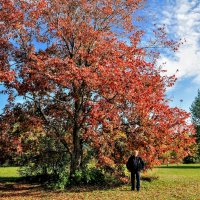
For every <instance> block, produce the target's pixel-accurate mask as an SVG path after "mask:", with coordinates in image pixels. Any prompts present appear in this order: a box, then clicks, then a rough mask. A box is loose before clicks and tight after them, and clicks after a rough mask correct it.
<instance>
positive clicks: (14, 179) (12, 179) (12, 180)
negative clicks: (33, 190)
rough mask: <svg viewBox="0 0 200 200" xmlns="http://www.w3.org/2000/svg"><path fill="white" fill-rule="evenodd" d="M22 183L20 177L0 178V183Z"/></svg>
mask: <svg viewBox="0 0 200 200" xmlns="http://www.w3.org/2000/svg"><path fill="white" fill-rule="evenodd" d="M21 181H23V178H22V177H0V183H18V182H21Z"/></svg>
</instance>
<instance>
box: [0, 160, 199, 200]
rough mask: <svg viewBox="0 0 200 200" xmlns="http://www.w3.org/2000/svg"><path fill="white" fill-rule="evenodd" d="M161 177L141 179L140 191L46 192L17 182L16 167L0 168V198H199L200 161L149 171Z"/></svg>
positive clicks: (126, 188) (83, 189) (127, 188)
mask: <svg viewBox="0 0 200 200" xmlns="http://www.w3.org/2000/svg"><path fill="white" fill-rule="evenodd" d="M148 175H150V176H158V177H159V178H158V180H154V181H153V182H147V181H142V182H141V191H140V192H139V193H138V192H133V191H130V185H129V184H128V185H124V186H120V187H115V188H105V187H102V188H97V187H81V188H80V187H79V188H78V187H77V188H73V189H70V190H68V191H65V192H61V191H47V190H44V189H42V188H41V187H40V186H39V185H28V184H23V183H17V182H15V181H16V180H17V179H18V178H19V174H18V173H17V168H13V167H12V168H8V167H6V168H0V199H1V200H6V199H8V200H22V199H23V200H25V199H26V200H31V199H34V200H37V199H42V200H61V199H64V200H81V199H83V200H118V199H119V200H121V199H122V200H129V199H130V200H132V199H138V200H140V199H141V200H145V199H146V200H147V199H148V200H153V199H155V200H165V199H167V200H175V199H176V200H192V199H193V200H200V164H199V165H170V166H169V167H167V166H161V167H158V168H154V169H153V170H152V171H149V172H148Z"/></svg>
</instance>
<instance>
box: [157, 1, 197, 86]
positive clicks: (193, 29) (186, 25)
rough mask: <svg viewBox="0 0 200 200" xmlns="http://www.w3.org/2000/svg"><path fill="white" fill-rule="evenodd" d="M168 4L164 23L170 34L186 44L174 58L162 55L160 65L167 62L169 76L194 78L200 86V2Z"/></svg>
mask: <svg viewBox="0 0 200 200" xmlns="http://www.w3.org/2000/svg"><path fill="white" fill-rule="evenodd" d="M167 4H168V5H166V6H165V10H164V11H163V12H162V16H163V20H162V23H164V24H166V26H167V31H168V32H169V33H170V34H174V35H175V36H176V37H179V38H182V39H185V40H186V43H184V45H182V46H181V47H180V49H179V51H177V52H176V53H175V55H174V58H172V57H167V56H166V55H162V56H161V58H160V60H159V63H160V64H161V63H164V62H166V65H165V66H164V69H166V70H167V74H168V75H172V74H176V76H177V77H178V78H187V77H194V78H193V80H194V81H195V82H196V83H197V84H199V85H200V1H199V0H176V4H175V5H173V4H171V5H170V3H169V2H168V3H167ZM177 69H178V72H177V73H176V71H177Z"/></svg>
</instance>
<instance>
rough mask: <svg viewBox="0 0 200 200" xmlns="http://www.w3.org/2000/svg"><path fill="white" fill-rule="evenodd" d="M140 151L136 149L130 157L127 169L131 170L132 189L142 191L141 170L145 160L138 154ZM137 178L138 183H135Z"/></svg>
mask: <svg viewBox="0 0 200 200" xmlns="http://www.w3.org/2000/svg"><path fill="white" fill-rule="evenodd" d="M138 153H139V151H138V150H134V152H133V155H132V156H131V157H130V158H129V159H128V162H127V163H126V167H127V169H128V170H129V171H130V172H131V186H132V187H131V190H135V186H136V189H137V191H138V192H139V191H140V171H141V170H143V169H144V161H143V160H142V158H141V157H140V156H138ZM135 179H136V185H135Z"/></svg>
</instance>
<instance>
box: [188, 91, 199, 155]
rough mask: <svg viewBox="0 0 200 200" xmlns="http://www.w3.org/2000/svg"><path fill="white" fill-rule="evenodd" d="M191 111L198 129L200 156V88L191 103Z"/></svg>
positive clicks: (197, 138)
mask: <svg viewBox="0 0 200 200" xmlns="http://www.w3.org/2000/svg"><path fill="white" fill-rule="evenodd" d="M190 111H191V115H192V122H193V123H194V126H195V130H196V142H197V149H198V150H197V155H198V157H200V90H198V94H197V96H196V97H195V100H194V102H193V103H192V105H191V108H190Z"/></svg>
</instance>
